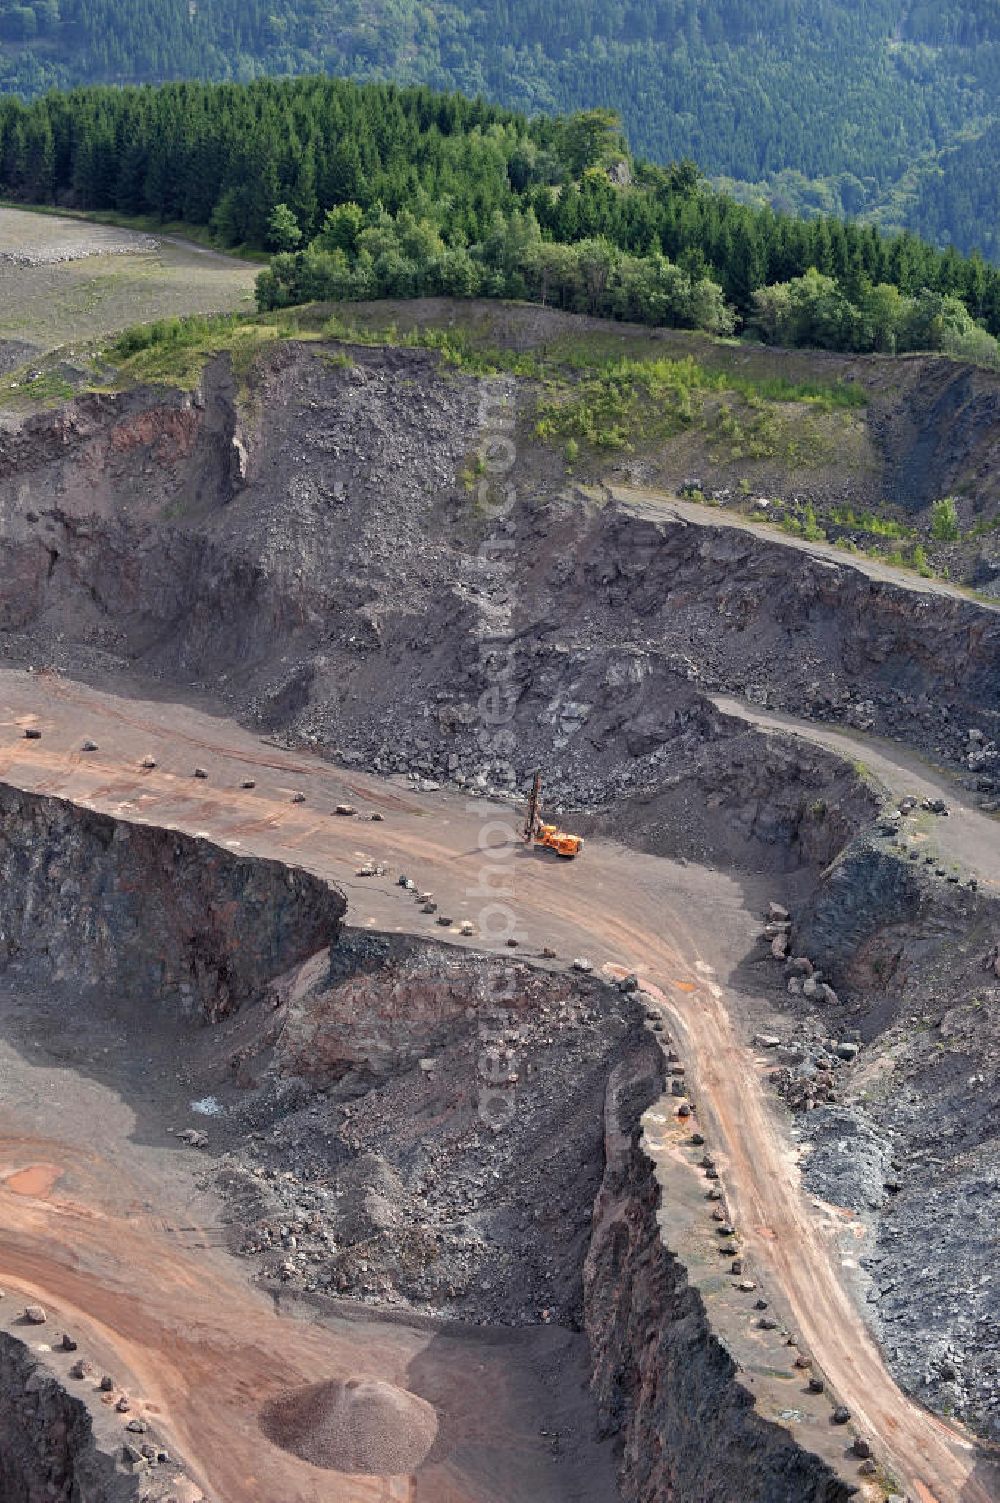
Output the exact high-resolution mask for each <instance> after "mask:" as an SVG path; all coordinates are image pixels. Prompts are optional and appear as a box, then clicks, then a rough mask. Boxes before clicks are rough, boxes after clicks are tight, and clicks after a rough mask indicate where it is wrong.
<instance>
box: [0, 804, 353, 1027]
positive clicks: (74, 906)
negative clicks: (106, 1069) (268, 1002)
mask: <svg viewBox="0 0 1000 1503" xmlns="http://www.w3.org/2000/svg"><path fill="white" fill-rule="evenodd" d="M346 906H347V904H346V900H345V898H344V896H343V894H342V893H340V892H339V891H338V890H337V889H336V888H335V887H332V886H331V885H329V884H328V883H326V882H323V881H322V880H321V879H320V878H318V877H314V876H312V875H311V874H310V873H308V872H305V871H302V870H300V869H298V868H289V867H285V866H282V865H281V864H280V863H279V862H276V861H265V860H260V859H257V858H253V857H247V856H237V855H234V854H233V853H232V852H230V851H226V850H223V849H222V848H221V847H219V846H216V845H213V844H211V842H209V841H207V840H198V839H194V838H192V837H191V836H188V835H182V834H180V833H178V832H177V831H175V830H164V829H159V828H156V827H155V826H151V825H139V824H130V823H128V822H126V821H125V820H120V819H115V818H112V817H111V816H109V815H105V814H97V813H95V812H93V811H92V810H89V809H83V808H81V807H79V806H78V805H75V804H71V803H67V802H65V801H64V800H62V799H56V798H47V797H45V796H43V795H36V794H29V793H23V792H21V791H20V790H19V789H15V788H12V787H9V786H0V962H3V961H11V960H15V959H17V960H20V961H22V962H25V963H27V964H28V965H32V966H35V967H38V968H40V969H41V970H43V972H44V973H45V974H46V975H48V976H51V978H52V979H54V980H58V979H68V980H73V981H75V982H78V983H79V984H80V985H81V987H86V986H88V985H95V984H97V983H98V982H100V983H101V984H102V985H103V986H106V987H108V988H111V989H113V990H114V991H115V992H116V993H118V994H119V995H122V996H126V997H131V998H135V999H137V1000H142V999H146V998H157V997H164V996H172V997H177V998H179V1000H180V1003H181V1006H182V1007H183V1008H184V1010H185V1011H190V1012H193V1013H195V1014H199V1015H203V1016H206V1017H208V1018H211V1019H214V1018H218V1017H223V1016H225V1015H226V1014H227V1013H229V1012H233V1011H234V1010H235V1009H236V1008H238V1007H239V1006H240V1005H241V1004H242V1003H243V1002H245V1001H247V1000H248V999H249V998H250V997H252V996H254V995H257V994H259V993H260V992H261V991H262V989H263V988H264V987H265V986H266V984H267V982H268V981H269V980H271V979H272V978H273V977H275V976H277V975H279V974H280V973H281V972H282V971H285V970H287V969H288V968H289V967H290V966H293V965H295V964H297V963H298V962H300V961H302V960H305V959H306V958H307V957H308V956H310V955H312V954H315V953H316V951H317V950H321V949H323V948H324V947H325V946H328V945H330V944H331V943H333V942H334V941H335V940H336V937H337V934H338V932H339V928H340V921H341V918H342V916H343V914H344V911H345V909H346Z"/></svg>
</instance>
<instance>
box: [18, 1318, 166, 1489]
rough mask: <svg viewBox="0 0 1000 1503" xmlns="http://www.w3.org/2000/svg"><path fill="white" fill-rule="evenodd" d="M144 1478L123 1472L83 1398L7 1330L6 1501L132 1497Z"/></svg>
mask: <svg viewBox="0 0 1000 1503" xmlns="http://www.w3.org/2000/svg"><path fill="white" fill-rule="evenodd" d="M139 1491H140V1489H139V1485H138V1483H137V1482H136V1481H135V1480H134V1479H132V1478H129V1477H126V1476H124V1475H123V1474H121V1473H120V1472H119V1473H117V1474H116V1468H115V1463H114V1460H113V1458H112V1456H111V1455H110V1454H109V1453H108V1452H106V1451H102V1450H101V1449H100V1448H99V1447H98V1445H97V1444H96V1442H95V1437H94V1431H93V1425H92V1422H91V1417H90V1415H89V1413H88V1412H87V1409H86V1407H85V1405H84V1404H83V1403H81V1402H80V1401H79V1400H78V1399H76V1398H74V1397H73V1396H72V1395H71V1394H69V1393H67V1391H66V1389H65V1388H63V1387H62V1385H61V1384H60V1383H59V1382H57V1380H56V1379H55V1378H54V1377H53V1376H52V1375H51V1374H50V1373H47V1372H46V1371H45V1369H44V1368H43V1367H42V1366H41V1364H40V1363H39V1361H38V1360H37V1358H35V1357H33V1356H32V1354H31V1352H30V1351H29V1350H28V1348H27V1347H26V1346H25V1345H24V1343H23V1342H21V1341H19V1340H18V1339H17V1337H15V1336H12V1335H9V1334H8V1333H6V1332H0V1498H2V1499H3V1503H50V1500H51V1499H53V1498H65V1499H70V1500H72V1503H83V1500H86V1503H132V1500H134V1499H137V1498H138V1496H139Z"/></svg>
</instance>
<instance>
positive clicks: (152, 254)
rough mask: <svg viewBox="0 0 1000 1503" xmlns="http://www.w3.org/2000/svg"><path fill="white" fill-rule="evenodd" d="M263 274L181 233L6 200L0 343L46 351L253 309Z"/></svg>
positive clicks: (1, 227) (0, 244) (0, 236)
mask: <svg viewBox="0 0 1000 1503" xmlns="http://www.w3.org/2000/svg"><path fill="white" fill-rule="evenodd" d="M255 276H256V268H255V267H254V266H253V265H251V264H249V263H247V262H245V261H239V260H236V259H235V258H233V257H230V256H223V255H220V254H219V253H217V252H215V251H209V250H205V249H203V248H202V247H200V246H197V245H193V244H190V243H188V242H185V241H182V240H175V239H173V238H172V237H160V236H152V235H146V234H139V233H137V232H136V231H134V230H123V229H118V228H116V227H114V226H109V225H97V224H88V223H86V222H85V221H83V220H76V219H60V218H57V217H55V216H49V215H44V214H31V213H27V212H25V211H23V210H20V209H9V208H3V207H0V349H2V346H3V344H4V343H5V342H6V341H12V342H16V343H17V344H18V345H19V346H23V345H28V346H30V347H31V348H32V349H33V350H36V351H38V352H39V353H45V352H47V351H49V350H53V349H56V348H58V347H59V346H61V345H64V344H69V343H71V342H72V341H74V340H77V339H81V340H82V339H95V338H100V337H101V336H102V335H105V334H112V333H115V332H117V331H118V330H119V329H123V328H127V327H128V326H129V325H130V324H135V323H145V322H147V321H148V320H150V319H156V318H167V317H171V316H173V315H175V314H177V315H182V314H189V313H226V312H232V311H236V310H239V309H249V308H251V307H252V305H253V282H254V277H255ZM22 358H23V353H22Z"/></svg>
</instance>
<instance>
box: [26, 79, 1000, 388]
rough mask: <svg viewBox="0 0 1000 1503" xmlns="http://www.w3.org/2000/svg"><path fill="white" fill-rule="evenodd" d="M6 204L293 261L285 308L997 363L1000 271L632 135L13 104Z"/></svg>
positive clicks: (220, 93)
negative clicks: (361, 303)
mask: <svg viewBox="0 0 1000 1503" xmlns="http://www.w3.org/2000/svg"><path fill="white" fill-rule="evenodd" d="M0 192H2V193H6V194H7V195H9V196H15V197H20V198H23V199H24V200H25V201H30V202H53V201H59V202H62V203H66V202H70V203H73V204H75V205H76V206H78V207H80V208H83V209H91V210H99V211H100V210H104V211H108V210H110V211H113V212H116V213H118V214H125V215H150V216H153V217H154V218H155V219H157V220H159V221H161V222H164V221H171V220H181V221H184V222H186V223H188V224H190V225H196V226H208V227H210V229H211V231H212V232H213V233H214V236H215V238H216V239H217V241H218V242H220V243H222V244H227V245H239V244H244V245H249V246H256V247H266V248H268V249H270V250H273V251H275V252H276V253H277V254H276V258H275V261H274V263H273V265H272V267H271V269H270V270H269V271H268V272H266V273H264V275H263V276H262V277H261V279H260V284H259V298H260V302H261V304H262V306H265V307H275V306H282V305H284V304H288V303H294V302H304V301H310V300H316V299H331V298H368V297H373V296H389V297H408V296H421V295H424V294H427V293H447V294H450V295H453V296H459V297H462V296H464V297H472V296H477V295H485V296H495V297H515V298H532V299H535V300H537V301H540V302H545V303H552V304H555V305H557V306H559V307H562V308H572V309H580V310H584V311H587V312H590V313H600V314H605V315H610V316H613V317H621V318H628V319H638V320H641V321H644V322H648V323H652V324H671V325H678V326H682V327H697V328H702V329H707V330H710V331H711V332H713V333H719V334H728V333H732V332H734V331H736V330H738V329H740V328H742V327H744V326H748V327H751V328H752V329H755V330H756V331H758V332H759V333H760V334H762V335H763V336H764V337H765V338H768V339H772V340H775V341H777V342H780V343H784V344H810V345H819V346H825V347H827V348H831V349H856V350H876V349H878V350H906V349H947V350H951V351H952V352H954V353H956V354H962V355H964V356H967V357H970V358H976V359H987V360H991V361H992V360H995V359H996V353H997V351H996V342H995V337H994V336H995V335H996V334H998V333H1000V269H998V268H996V267H992V266H990V265H988V264H987V263H986V262H984V261H983V260H982V259H981V258H980V257H977V256H972V257H962V256H960V255H959V254H958V253H957V252H956V251H955V250H953V249H949V250H947V251H943V252H942V251H938V250H935V249H934V248H932V247H931V246H930V245H928V244H927V243H925V242H923V241H921V240H919V239H917V238H916V237H915V236H913V235H910V234H905V235H899V236H892V237H886V236H883V235H881V234H880V233H879V232H878V231H877V230H876V229H874V228H872V227H865V228H863V227H860V226H857V225H852V224H845V223H844V222H843V221H841V220H839V219H835V218H818V219H812V220H803V219H800V218H794V217H792V216H788V215H779V214H775V213H774V212H773V211H772V210H771V209H768V208H764V209H759V208H754V207H752V206H748V205H743V204H739V203H737V202H736V201H735V200H734V199H732V198H730V197H728V196H726V195H723V194H720V193H718V192H717V191H715V190H713V189H712V188H710V187H709V186H708V185H707V184H705V183H704V181H703V180H701V179H700V178H699V175H698V172H697V169H696V168H694V167H693V166H692V165H691V164H690V163H683V162H682V163H676V164H673V165H672V166H670V167H658V166H654V165H650V164H648V163H643V162H641V161H634V160H633V159H631V158H630V157H629V155H628V152H627V150H626V146H625V142H624V139H623V137H622V134H621V130H620V125H619V122H618V120H617V117H616V116H614V115H612V114H611V113H610V112H608V111H601V110H594V111H585V112H581V113H578V114H575V115H570V116H565V117H562V118H560V119H551V118H549V117H546V116H541V117H537V118H535V119H534V120H528V119H527V117H525V116H523V115H517V114H515V113H513V112H510V111H506V110H502V109H500V108H497V107H494V106H490V105H486V104H484V103H482V101H477V100H469V99H465V98H464V97H462V96H461V95H457V94H440V93H435V92H433V91H431V90H430V89H426V88H412V89H400V88H398V87H397V86H396V85H393V84H383V85H378V84H369V85H356V84H351V83H348V82H346V81H344V80H330V79H321V78H306V79H297V80H261V81H258V82H256V83H253V84H248V85H240V84H215V85H205V84H168V85H163V86H161V87H158V88H148V87H147V88H128V89H109V88H96V89H81V90H76V91H71V92H68V93H65V94H59V93H52V94H47V95H45V96H44V97H42V98H40V99H37V100H35V101H34V102H33V103H32V104H31V105H24V104H23V103H22V102H21V101H20V100H18V99H15V98H6V99H5V98H3V97H0Z"/></svg>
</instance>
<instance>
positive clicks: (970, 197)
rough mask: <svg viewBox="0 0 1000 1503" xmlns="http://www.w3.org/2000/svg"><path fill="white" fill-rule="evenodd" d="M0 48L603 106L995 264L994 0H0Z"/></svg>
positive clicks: (814, 195) (35, 63)
mask: <svg viewBox="0 0 1000 1503" xmlns="http://www.w3.org/2000/svg"><path fill="white" fill-rule="evenodd" d="M0 48H2V50H0V88H2V89H7V90H17V91H21V92H23V93H36V92H38V91H40V90H42V89H44V88H46V87H48V86H50V85H60V86H62V85H66V84H72V83H78V82H91V81H108V82H115V83H123V82H131V81H143V80H159V79H166V78H182V77H192V78H221V79H241V80H246V79H251V78H254V77H256V76H258V75H260V74H262V73H271V74H274V73H303V72H312V71H315V72H327V73H335V74H341V75H346V76H353V77H356V78H394V79H397V80H400V81H403V82H418V83H427V84H430V85H433V86H434V87H440V88H458V89H461V90H462V91H463V92H465V93H467V94H475V93H478V92H482V93H483V94H484V95H485V96H486V97H487V98H490V99H493V100H496V101H498V102H500V103H502V104H506V105H510V106H513V107H516V108H519V109H523V110H527V111H528V112H529V113H534V112H536V111H546V112H550V113H562V112H567V111H572V110H576V109H580V108H589V107H593V106H599V105H607V106H611V107H614V108H617V109H618V110H620V111H621V113H622V115H623V119H624V123H625V127H626V131H627V134H628V137H629V140H630V142H631V144H632V147H633V149H634V150H636V151H637V152H638V153H640V154H641V155H644V156H647V157H649V158H651V159H653V160H657V161H662V162H666V161H670V160H674V159H678V158H682V157H691V158H693V159H694V160H696V161H697V162H698V163H699V164H700V165H701V167H702V168H703V170H704V171H706V172H707V173H708V174H710V175H712V176H719V175H724V176H725V177H727V178H729V179H731V180H733V181H734V182H736V183H739V184H745V185H753V184H756V185H758V189H757V192H758V194H759V195H762V196H766V197H768V198H769V199H770V200H771V201H772V202H774V203H776V204H777V205H778V206H779V207H785V208H788V209H789V210H793V211H797V212H802V211H806V212H811V211H815V210H823V211H825V212H832V213H847V214H852V215H853V214H857V213H863V212H867V213H871V214H873V215H874V216H875V217H876V218H878V219H880V220H881V221H882V222H883V223H886V224H890V225H897V224H908V225H910V226H912V227H913V228H916V229H919V230H921V231H922V232H924V233H927V234H931V235H933V236H934V237H935V238H936V239H937V240H938V241H939V242H941V243H948V242H952V241H953V242H954V243H955V244H957V245H958V246H959V247H960V248H963V249H969V248H972V247H973V246H977V245H978V246H980V247H981V248H983V249H984V250H985V251H987V252H988V253H992V254H993V255H1000V227H998V223H997V219H998V214H997V188H996V175H995V171H994V166H995V161H996V150H995V148H996V131H997V129H998V122H1000V102H998V101H1000V0H952V3H950V4H948V5H947V6H942V5H939V4H935V3H933V0H586V3H585V0H477V3H476V4H474V5H469V4H460V3H456V0H364V3H362V0H268V3H267V4H265V3H264V0H23V3H22V0H0ZM745 191H746V192H747V193H748V194H751V196H752V194H753V190H752V189H750V188H747V189H746V190H745Z"/></svg>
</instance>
